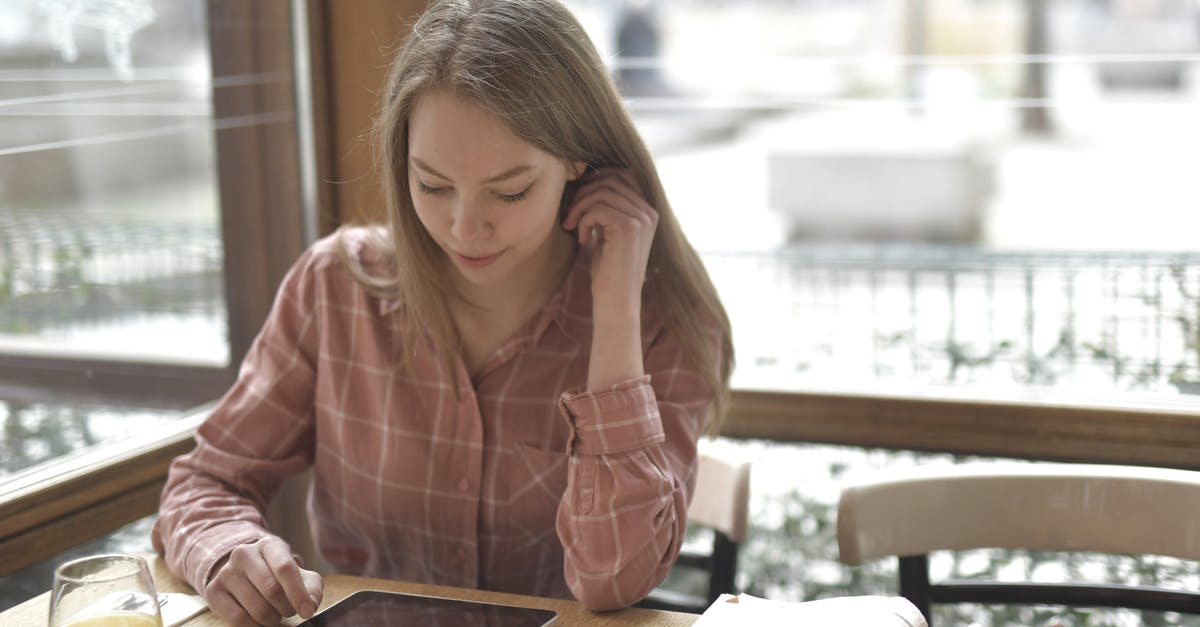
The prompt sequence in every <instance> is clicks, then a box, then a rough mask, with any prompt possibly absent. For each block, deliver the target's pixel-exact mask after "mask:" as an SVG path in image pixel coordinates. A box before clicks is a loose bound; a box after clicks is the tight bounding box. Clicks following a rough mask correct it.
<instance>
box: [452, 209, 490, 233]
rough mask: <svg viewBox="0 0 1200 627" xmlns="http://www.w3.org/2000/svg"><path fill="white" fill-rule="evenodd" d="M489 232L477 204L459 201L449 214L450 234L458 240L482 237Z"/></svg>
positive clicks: (485, 219) (487, 223) (488, 224)
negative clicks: (450, 214)
mask: <svg viewBox="0 0 1200 627" xmlns="http://www.w3.org/2000/svg"><path fill="white" fill-rule="evenodd" d="M490 232H491V223H490V222H488V220H487V218H486V216H485V215H484V211H483V209H482V208H481V207H479V206H478V205H477V204H474V203H469V202H465V201H459V202H458V203H456V205H455V207H454V212H453V214H452V216H451V223H450V234H451V235H453V236H454V239H456V240H458V241H460V242H470V241H474V240H479V239H483V238H485V237H487V236H488V234H489V233H490Z"/></svg>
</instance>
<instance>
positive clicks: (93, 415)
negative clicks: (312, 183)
mask: <svg viewBox="0 0 1200 627" xmlns="http://www.w3.org/2000/svg"><path fill="white" fill-rule="evenodd" d="M292 4H293V3H291V2H288V1H286V0H268V1H264V2H255V3H240V2H238V3H232V2H223V1H220V0H212V1H208V0H181V1H179V2H170V3H159V2H151V1H150V0H121V1H115V0H91V1H83V0H18V1H16V2H6V3H4V5H3V7H0V42H2V45H0V125H3V128H4V129H5V132H4V133H2V134H0V137H2V138H3V139H0V173H2V174H3V176H2V177H0V181H2V183H0V421H2V422H3V424H4V427H5V428H4V430H3V431H0V452H2V453H3V454H2V455H0V460H2V461H0V553H3V554H4V555H5V560H4V562H3V564H0V574H4V573H6V572H10V571H12V570H14V569H18V568H22V567H23V566H25V565H28V564H31V563H33V562H35V561H37V560H38V559H44V558H46V557H48V556H49V554H51V553H52V552H54V551H57V550H62V549H66V548H68V547H70V546H72V545H74V544H77V543H79V542H83V541H85V540H88V539H90V538H93V537H97V536H99V535H102V534H104V533H107V532H108V531H111V530H113V529H116V528H117V527H119V526H120V525H122V524H125V523H128V522H131V521H133V520H136V519H138V518H141V517H143V516H145V515H147V514H150V513H152V512H153V511H154V510H155V508H156V504H157V494H158V491H159V489H161V484H162V480H163V477H164V476H165V470H166V466H167V464H168V463H169V461H170V459H171V458H172V457H174V456H175V455H178V454H180V453H182V452H185V451H186V450H188V449H189V448H190V447H191V432H192V430H193V429H194V428H195V426H196V424H198V421H199V419H200V418H201V417H202V415H203V410H202V409H193V408H197V407H198V406H199V405H201V404H202V403H206V402H209V401H211V400H213V399H216V398H217V397H218V396H219V395H220V394H221V393H223V392H224V390H225V388H226V387H227V386H228V385H229V383H230V382H231V381H232V378H233V375H234V372H235V370H236V366H237V364H238V363H239V362H240V360H241V356H242V354H243V353H244V352H245V350H246V348H247V347H248V345H249V343H250V341H251V339H252V338H253V336H254V334H255V333H256V332H257V330H258V328H259V326H260V325H261V324H262V320H263V319H264V317H265V315H266V312H267V309H268V308H269V306H270V303H271V300H272V298H273V296H274V290H275V285H277V283H278V281H279V279H280V278H281V277H282V276H283V273H284V272H285V271H286V270H287V268H288V267H289V266H290V265H291V263H292V262H293V261H294V260H295V258H296V256H297V255H298V254H299V253H300V251H301V250H302V249H303V246H304V243H305V241H307V239H308V238H310V237H311V232H312V230H313V229H312V227H311V226H310V224H311V223H312V222H313V221H312V220H311V219H310V218H309V217H308V216H309V215H310V214H306V211H305V205H304V202H303V198H304V194H302V185H301V175H300V169H301V164H300V158H301V154H302V153H301V150H300V149H299V146H300V145H301V137H302V135H301V132H300V131H301V130H303V129H305V128H306V126H307V123H306V119H305V117H304V116H303V115H302V114H299V113H298V112H297V106H296V102H297V93H296V90H297V83H298V81H296V80H295V78H294V77H295V76H296V75H297V72H296V70H295V67H294V61H293V59H294V58H295V57H294V53H293V49H294V46H295V45H296V43H297V42H296V41H294V40H293V37H292V32H293V19H297V20H298V19H299V17H300V16H296V15H293V13H292V11H291V5H292ZM301 41H303V40H301ZM299 82H300V83H303V82H304V81H299ZM82 520H87V521H88V522H89V524H87V525H81V524H79V522H80V521H82Z"/></svg>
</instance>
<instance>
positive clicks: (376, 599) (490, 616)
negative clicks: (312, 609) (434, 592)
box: [300, 590, 558, 627]
mask: <svg viewBox="0 0 1200 627" xmlns="http://www.w3.org/2000/svg"><path fill="white" fill-rule="evenodd" d="M557 617H558V613H557V612H555V611H553V610H542V609H534V608H528V607H516V606H514V605H499V604H496V603H483V602H478V601H460V600H458V599H445V598H442V597H430V596H424V595H418V594H403V593H400V592H385V591H383V590H359V591H358V592H355V593H354V594H351V595H350V596H348V597H346V598H344V599H342V600H341V601H338V602H337V603H334V604H333V605H330V606H329V607H327V608H325V609H324V610H322V611H320V612H318V613H317V614H316V615H315V616H313V617H312V618H310V619H308V620H307V621H304V622H303V623H300V626H301V627H367V626H368V625H369V626H372V627H406V626H407V625H440V626H442V627H456V626H458V625H462V626H463V627H466V626H468V625H471V626H474V625H480V626H483V627H542V626H543V625H549V624H551V623H553V622H554V620H555V619H556V618H557Z"/></svg>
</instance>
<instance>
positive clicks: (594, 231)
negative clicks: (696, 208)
mask: <svg viewBox="0 0 1200 627" xmlns="http://www.w3.org/2000/svg"><path fill="white" fill-rule="evenodd" d="M562 226H563V228H564V229H566V230H568V231H571V230H575V229H578V233H577V236H578V237H579V243H580V244H582V245H584V246H586V245H588V244H589V243H593V240H595V241H594V244H593V251H592V300H593V308H594V309H595V313H596V314H597V316H603V315H604V314H605V313H608V312H609V311H612V310H613V309H615V310H616V311H613V312H612V313H617V314H620V313H635V314H636V313H640V311H641V297H642V283H644V282H645V280H646V263H647V261H648V260H649V258H650V245H651V243H652V242H653V241H654V230H655V228H657V226H658V212H657V211H655V210H654V207H651V206H650V203H648V202H646V198H645V196H644V195H643V194H642V192H641V190H640V188H639V186H638V182H637V179H636V178H635V177H634V176H633V173H632V172H630V171H629V170H623V169H619V168H601V169H600V170H596V171H595V172H594V173H590V174H587V175H584V177H583V178H582V179H581V185H580V188H579V190H578V191H577V192H576V193H575V197H574V199H572V201H571V205H570V207H569V208H568V209H567V214H566V218H565V219H564V220H563V223H562ZM630 307H632V308H633V310H632V312H631V311H629V308H630Z"/></svg>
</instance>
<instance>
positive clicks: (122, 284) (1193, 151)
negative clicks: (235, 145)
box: [0, 0, 1200, 625]
mask: <svg viewBox="0 0 1200 627" xmlns="http://www.w3.org/2000/svg"><path fill="white" fill-rule="evenodd" d="M292 4H293V7H295V8H296V12H295V13H296V15H299V16H303V13H304V12H303V11H302V10H300V9H302V8H303V7H304V6H305V5H306V3H304V2H294V3H292ZM568 4H569V6H570V7H571V8H572V10H573V11H574V12H575V13H576V15H577V16H578V17H579V18H580V21H581V22H582V23H583V25H584V27H585V29H586V30H587V31H588V33H589V34H590V35H591V37H592V38H593V41H594V42H595V43H596V45H597V47H598V48H599V49H600V51H601V53H602V54H603V55H604V57H605V59H606V62H607V63H608V64H609V66H610V68H611V70H612V73H613V76H614V78H615V79H616V80H617V82H618V84H619V86H620V87H621V89H622V93H623V94H624V96H625V97H626V103H627V107H628V109H629V111H630V112H631V114H632V115H633V117H634V119H635V121H636V122H637V124H638V126H639V128H640V129H641V131H642V133H643V135H644V137H645V138H646V140H647V143H648V144H649V145H650V147H651V149H652V151H653V153H654V155H655V157H656V161H657V164H658V168H659V171H660V174H661V175H662V178H663V180H664V183H665V185H666V188H667V191H668V195H669V197H670V199H671V202H672V206H673V208H674V210H675V211H676V212H677V213H678V215H679V216H680V219H681V221H682V223H683V225H684V228H685V230H686V232H687V234H688V236H689V237H690V239H691V241H692V243H693V244H694V245H695V247H696V248H697V249H698V250H699V251H700V252H701V254H702V256H703V258H704V260H705V263H706V264H707V266H708V269H709V272H710V274H711V275H712V277H713V279H714V280H715V282H716V284H717V286H718V289H719V290H720V291H721V293H722V296H723V298H724V302H725V304H726V306H727V307H728V309H729V313H730V315H731V318H732V321H733V325H734V337H735V345H736V350H737V359H738V364H737V369H736V372H735V375H734V385H735V387H737V388H739V389H757V390H782V391H806V392H812V391H830V392H837V393H851V394H854V393H878V392H880V391H883V392H886V393H889V394H895V395H900V396H921V397H938V398H956V399H961V398H965V399H978V398H982V399H999V400H1005V401H1012V400H1015V401H1022V402H1024V401H1030V402H1032V401H1034V400H1045V399H1050V400H1052V401H1063V402H1066V401H1071V402H1076V401H1079V402H1088V403H1098V404H1108V405H1123V404H1139V403H1141V404H1145V403H1149V404H1154V405H1156V406H1167V407H1175V408H1183V409H1184V410H1186V411H1195V410H1196V409H1197V408H1200V402H1198V400H1200V396H1196V395H1197V394H1200V245H1198V244H1197V235H1196V234H1197V233H1198V232H1200V187H1198V186H1197V184H1196V176H1195V174H1194V173H1195V172H1196V171H1197V167H1198V164H1200V0H836V1H835V0H570V2H568ZM310 5H311V3H310ZM209 9H210V7H209V3H207V2H205V1H204V0H170V1H166V0H159V1H152V0H5V2H3V3H0V355H3V356H7V357H8V358H9V359H11V360H16V361H15V362H14V363H23V362H21V360H35V361H36V360H43V359H75V360H104V361H105V362H106V363H109V362H116V363H137V364H142V365H148V367H150V368H156V369H160V368H176V367H178V368H209V369H214V368H230V367H233V366H234V365H235V364H231V362H232V361H233V360H235V356H236V355H238V354H240V350H239V349H238V348H237V347H236V346H234V344H237V343H238V342H239V341H240V340H237V339H236V333H233V332H231V330H230V326H229V320H230V309H229V306H228V302H229V301H228V299H229V294H230V293H231V292H230V291H229V290H230V286H229V284H228V283H229V282H230V281H231V280H232V279H231V278H230V274H229V272H228V268H227V265H228V263H229V262H228V259H227V258H226V251H227V247H228V245H229V242H230V238H231V237H232V235H231V233H232V232H233V231H232V230H231V229H234V225H232V224H231V223H230V218H229V215H230V214H229V213H223V212H222V196H221V187H220V186H219V183H220V181H219V178H220V177H219V175H218V172H219V170H220V168H219V167H218V166H219V159H218V154H217V148H216V145H215V141H214V137H215V136H216V134H218V133H219V132H221V131H228V130H230V129H240V128H250V129H252V128H258V127H261V126H263V125H274V126H286V127H288V128H292V127H297V128H300V129H301V130H303V126H304V124H305V120H306V117H305V112H306V109H307V108H308V107H309V106H310V103H309V102H308V100H306V96H305V95H304V93H303V91H302V90H300V89H297V91H296V92H295V93H297V94H298V96H297V98H296V99H295V100H294V101H290V102H284V103H283V104H282V105H278V106H275V107H273V108H270V110H266V111H261V110H252V111H248V112H241V113H238V114H232V115H226V114H224V113H221V112H218V111H217V110H216V109H215V108H214V105H213V103H214V98H215V95H216V94H219V93H224V92H228V91H229V90H232V89H236V88H239V87H241V86H245V85H257V84H264V83H266V84H274V83H280V84H284V85H286V86H287V87H288V88H291V87H293V86H296V87H297V88H299V87H302V86H303V82H304V81H303V80H302V78H303V76H302V72H301V71H300V70H302V69H303V66H301V65H298V66H296V67H298V68H300V69H299V70H296V73H295V74H293V73H292V71H291V70H289V71H287V72H282V73H278V72H269V71H262V72H257V73H236V74H222V73H221V72H215V71H214V69H213V67H212V62H211V59H212V52H213V51H212V49H211V46H212V37H213V35H212V33H214V32H217V29H219V28H220V27H221V25H220V24H213V23H210V22H209V20H210V19H211V18H210V12H209ZM293 19H299V18H298V17H296V16H295V15H294V16H293ZM309 19H314V18H313V16H312V15H310V16H309ZM297 24H299V25H300V26H303V25H302V24H300V23H299V22H297ZM298 28H299V27H298ZM298 32H303V30H298ZM292 43H293V44H294V45H295V46H296V49H297V50H301V51H303V50H305V49H306V48H305V43H306V42H305V41H303V38H297V39H296V40H295V41H294V42H292ZM385 43H386V42H385ZM381 45H382V44H381ZM297 63H298V64H299V63H301V61H297ZM214 76H215V78H214ZM313 97H314V96H312V95H311V94H310V95H309V96H308V98H313ZM315 98H320V94H317V95H316V96H315ZM318 134H319V129H318ZM300 147H301V149H303V148H304V143H303V141H302V142H301V144H300ZM277 149H278V150H280V151H284V150H287V149H288V146H279V147H277ZM267 152H268V153H269V152H270V150H268V151H267ZM304 159H305V157H304V156H303V155H301V157H300V160H301V162H303V161H304ZM1189 173H1190V174H1189ZM266 184H267V186H270V185H271V184H272V182H271V181H267V182H266ZM318 204H319V203H318ZM306 207H307V210H308V211H310V212H312V211H316V212H318V213H319V212H320V210H321V209H320V208H319V207H317V208H316V209H313V208H312V206H311V202H310V203H306V204H305V205H303V206H297V207H295V211H301V210H303V209H305V208H306ZM287 209H288V210H291V208H290V207H289V208H287ZM226 211H228V207H227V208H226ZM305 219H306V220H307V222H306V224H307V225H308V227H307V228H308V229H309V230H310V231H311V230H312V228H313V226H312V225H313V224H316V223H318V222H319V219H318V218H316V217H313V216H312V215H309V216H308V217H307V218H305ZM231 337H234V339H233V340H231ZM231 342H232V344H231ZM40 389H41V390H42V391H38V389H34V388H30V387H28V386H23V385H17V384H16V383H15V382H11V381H6V380H4V379H3V378H0V424H3V430H2V431H0V481H4V480H5V479H4V478H5V476H10V477H16V476H19V475H20V474H21V473H22V472H28V471H29V470H30V469H36V468H38V467H39V464H44V463H45V462H47V461H49V460H55V459H60V458H63V457H64V456H69V455H72V454H77V453H78V452H80V451H82V450H86V449H88V448H89V447H95V446H97V445H101V444H104V443H107V442H117V441H120V440H121V439H122V438H126V437H128V436H129V435H130V434H132V433H136V432H138V431H144V430H146V429H149V428H153V427H154V426H155V425H160V424H164V423H167V422H170V421H171V420H173V419H176V418H178V417H179V416H181V415H184V414H185V413H186V410H187V409H188V408H190V407H191V406H192V405H193V404H194V403H193V400H194V399H190V398H174V400H172V399H165V400H164V399H157V400H155V402H153V403H148V402H143V403H139V402H133V401H131V400H129V399H128V398H126V399H122V400H120V401H113V400H111V399H106V398H104V397H102V396H97V395H83V396H80V395H67V394H61V393H57V392H54V391H53V386H50V387H49V389H50V391H49V392H47V391H45V389H47V388H46V387H45V386H43V387H42V388H40ZM718 445H719V446H724V447H727V448H729V449H730V450H731V451H733V453H734V454H737V455H744V456H747V457H748V458H752V459H754V461H755V464H756V465H755V484H754V504H753V506H752V512H753V515H752V520H753V521H754V525H755V529H754V532H753V533H752V535H751V541H750V543H749V546H748V547H747V548H746V549H745V550H744V551H743V556H742V563H741V568H740V579H739V581H740V583H741V585H742V586H743V587H744V588H745V589H746V590H747V591H749V592H751V593H756V594H761V595H765V596H771V597H774V598H789V599H804V598H817V597H819V596H826V595H834V594H847V593H862V592H868V593H869V592H886V591H888V590H892V591H893V592H894V570H892V569H891V567H890V565H886V564H881V565H879V566H878V567H867V568H863V569H847V568H844V567H842V566H840V565H839V564H838V563H837V561H836V546H835V544H833V541H832V538H833V535H832V534H833V528H832V525H833V511H832V508H833V504H835V503H836V498H837V486H839V485H840V484H841V482H843V481H846V480H848V478H851V477H853V476H855V475H856V473H866V472H871V471H878V470H880V469H885V468H889V467H897V466H905V465H911V464H920V463H955V462H958V461H962V460H964V459H966V457H964V456H961V455H953V454H936V453H919V452H914V451H904V450H881V449H870V448H861V447H857V448H856V447H837V446H825V445H815V444H814V445H806V444H781V443H777V442H772V443H768V442H765V441H755V440H737V441H734V440H724V441H721V442H718ZM150 520H151V519H142V520H140V521H139V522H136V523H134V524H133V525H132V526H130V527H128V528H126V529H125V530H124V531H122V532H119V533H118V534H116V535H115V536H112V537H110V538H108V539H105V540H102V541H101V542H102V543H103V542H108V543H110V544H109V545H108V546H118V547H129V546H133V547H141V548H140V549H137V550H149V547H148V540H147V537H148V528H149V527H148V525H149V524H150V523H149V521H150ZM94 549H95V545H89V546H88V547H84V548H81V549H78V550H79V551H83V552H94ZM128 550H132V549H128ZM52 561H53V560H52ZM935 567H937V568H941V570H942V572H943V573H949V572H955V573H958V574H959V575H962V576H969V575H970V574H971V573H991V574H993V575H994V574H995V573H997V572H1000V573H1002V574H1003V572H1005V571H1006V569H1010V570H1011V571H1012V572H1014V573H1020V574H1022V575H1023V574H1025V573H1035V574H1036V575H1037V576H1038V577H1044V578H1050V579H1053V578H1055V577H1061V576H1064V575H1066V574H1078V573H1083V574H1084V576H1092V577H1096V578H1100V579H1103V578H1105V577H1110V578H1118V579H1122V580H1126V581H1129V580H1131V579H1140V580H1143V581H1146V582H1151V581H1157V582H1160V583H1161V582H1164V581H1166V582H1177V583H1179V585H1181V586H1184V587H1189V588H1193V589H1194V588H1196V587H1197V586H1198V585H1200V573H1198V572H1197V571H1196V569H1195V568H1194V567H1193V566H1187V565H1181V564H1175V563H1168V562H1165V561H1163V560H1156V559H1153V558H1144V557H1143V558H1130V559H1129V560H1128V561H1124V562H1112V561H1108V560H1101V559H1100V558H1096V559H1094V560H1092V561H1087V560H1085V561H1083V562H1064V560H1063V559H1060V557H1059V556H1029V555H1014V554H1012V553H994V554H987V555H963V556H958V555H955V556H946V558H945V560H943V561H941V562H936V561H935ZM31 572H32V571H31ZM42 572H43V573H44V572H48V571H42ZM38 576H42V575H38ZM38 576H34V575H30V574H26V575H24V576H22V575H14V576H12V577H9V578H6V579H3V580H0V607H7V605H11V604H12V603H15V602H18V601H20V600H23V599H24V598H26V597H27V596H29V595H31V594H33V593H34V592H35V591H38V590H42V589H45V588H46V587H48V585H49V583H48V579H47V580H46V581H45V582H41V581H40V580H39V579H37V577H38ZM21 581H25V582H33V583H32V584H28V585H26V587H25V588H21V587H20V585H21V584H20V582H21ZM6 604H7V605H6ZM946 611H947V612H948V615H947V616H948V618H947V620H949V622H950V624H968V623H974V624H980V625H992V624H995V625H1000V624H1022V625H1031V624H1051V623H1053V621H1058V622H1057V623H1053V624H1080V625H1082V624H1088V625H1108V624H1112V625H1118V624H1187V623H1186V621H1185V619H1183V618H1181V617H1178V616H1173V615H1165V616H1163V615H1155V616H1150V615H1147V616H1137V615H1130V614H1128V613H1122V612H1095V613H1085V614H1082V615H1081V614H1078V613H1073V612H1067V611H1065V610H1062V611H1060V610H1054V609H1050V610H1045V611H1042V610H1036V611H1035V610H1000V609H996V610H994V611H991V610H988V611H982V612H981V611H978V610H973V609H962V608H948V609H947V610H946ZM1021 612H1025V613H1021ZM1031 612H1033V613H1031ZM1131 621H1132V622H1131ZM1138 621H1141V622H1138Z"/></svg>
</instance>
